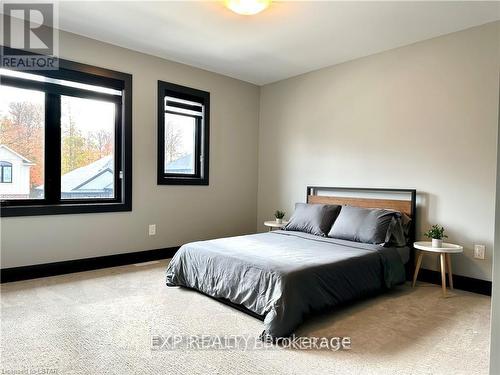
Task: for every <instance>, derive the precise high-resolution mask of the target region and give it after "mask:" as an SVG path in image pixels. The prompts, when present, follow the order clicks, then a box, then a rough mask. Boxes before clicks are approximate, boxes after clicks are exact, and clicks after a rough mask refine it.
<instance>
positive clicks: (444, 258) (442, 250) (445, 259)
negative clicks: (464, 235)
mask: <svg viewBox="0 0 500 375" xmlns="http://www.w3.org/2000/svg"><path fill="white" fill-rule="evenodd" d="M413 247H414V248H415V249H418V250H419V252H418V257H417V264H416V266H415V274H414V275H413V283H412V287H414V286H415V283H416V282H417V276H418V270H419V269H420V265H421V264H422V256H423V254H424V251H426V252H429V253H435V254H439V258H440V261H441V288H442V290H443V296H444V297H446V268H447V267H448V281H449V283H450V289H453V276H452V272H451V256H450V254H457V253H461V252H463V250H464V248H463V247H462V246H460V245H455V244H452V243H446V242H445V243H443V245H442V247H432V242H428V241H421V242H415V243H414V244H413Z"/></svg>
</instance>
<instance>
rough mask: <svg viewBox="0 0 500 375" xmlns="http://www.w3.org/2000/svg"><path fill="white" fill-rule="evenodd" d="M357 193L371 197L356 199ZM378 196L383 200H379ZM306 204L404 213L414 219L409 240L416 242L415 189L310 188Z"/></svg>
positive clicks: (308, 188)
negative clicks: (336, 193)
mask: <svg viewBox="0 0 500 375" xmlns="http://www.w3.org/2000/svg"><path fill="white" fill-rule="evenodd" d="M320 192H327V193H328V194H324V195H321V194H320ZM335 192H339V193H340V194H338V195H335ZM356 193H358V195H369V197H366V196H365V197H356ZM387 195H391V196H397V197H398V199H393V198H390V199H387ZM377 196H380V197H381V198H377ZM383 196H385V198H382V197H383ZM399 198H401V199H399ZM306 202H307V203H320V204H338V205H347V206H355V207H363V208H384V209H387V210H396V211H400V212H403V213H405V214H406V215H408V216H409V217H410V218H411V219H412V220H411V224H410V233H409V237H410V238H409V240H410V243H413V241H415V222H416V213H417V212H416V211H417V210H416V208H417V204H416V202H417V191H416V190H415V189H381V188H351V187H324V186H308V187H307V195H306ZM412 258H413V257H412ZM412 260H413V259H412Z"/></svg>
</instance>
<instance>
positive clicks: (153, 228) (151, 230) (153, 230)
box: [149, 224, 156, 236]
mask: <svg viewBox="0 0 500 375" xmlns="http://www.w3.org/2000/svg"><path fill="white" fill-rule="evenodd" d="M149 235H150V236H154V235H156V224H149Z"/></svg>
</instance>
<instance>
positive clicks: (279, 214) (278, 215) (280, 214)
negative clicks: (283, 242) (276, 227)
mask: <svg viewBox="0 0 500 375" xmlns="http://www.w3.org/2000/svg"><path fill="white" fill-rule="evenodd" d="M274 217H275V218H276V222H277V223H278V224H281V223H283V218H284V217H285V211H280V210H276V212H275V213H274Z"/></svg>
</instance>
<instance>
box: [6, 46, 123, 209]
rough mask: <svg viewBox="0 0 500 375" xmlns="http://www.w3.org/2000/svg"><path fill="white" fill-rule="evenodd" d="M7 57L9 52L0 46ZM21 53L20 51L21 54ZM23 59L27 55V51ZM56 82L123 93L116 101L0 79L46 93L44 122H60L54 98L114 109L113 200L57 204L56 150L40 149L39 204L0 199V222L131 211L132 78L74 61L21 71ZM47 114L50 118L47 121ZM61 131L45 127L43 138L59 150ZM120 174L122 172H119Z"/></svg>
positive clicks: (105, 96)
mask: <svg viewBox="0 0 500 375" xmlns="http://www.w3.org/2000/svg"><path fill="white" fill-rule="evenodd" d="M1 48H2V49H3V51H5V52H6V54H9V53H12V51H16V50H13V49H11V48H8V47H1ZM23 53H24V52H23ZM26 54H28V53H27V52H26ZM23 72H25V73H30V74H37V75H43V76H47V77H51V78H56V79H64V80H69V81H74V82H79V83H85V84H91V85H100V86H104V87H109V88H113V89H116V90H120V91H121V92H122V95H121V96H118V95H116V96H113V95H111V94H102V93H99V92H94V91H91V90H86V89H81V88H74V87H68V86H60V85H57V84H53V83H49V82H38V81H29V80H25V79H22V78H17V77H5V76H4V77H2V85H4V84H5V85H10V86H15V87H19V88H28V89H35V90H42V91H45V92H46V93H45V106H46V107H49V106H51V107H52V110H51V111H45V112H46V115H45V123H46V124H49V123H59V122H60V102H59V100H56V99H57V95H61V96H74V97H79V98H88V99H98V100H106V101H111V102H114V103H115V104H117V105H116V109H117V113H116V116H115V118H116V122H117V123H116V125H115V146H116V148H115V169H114V170H115V173H114V175H115V176H114V177H115V186H118V187H119V189H116V191H115V198H113V199H85V200H84V199H64V200H63V199H61V198H60V196H59V193H60V177H59V178H53V179H50V178H48V177H49V176H60V168H61V163H60V152H59V151H58V150H55V148H52V149H51V148H47V147H45V168H44V169H45V170H44V184H45V185H47V184H51V187H50V188H49V189H47V190H46V195H45V197H44V198H43V199H23V200H15V199H13V200H0V217H12V216H34V215H56V214H79V213H99V212H120V211H131V210H132V75H130V74H127V73H121V72H117V71H113V70H109V69H104V68H99V67H95V66H91V65H87V64H82V63H78V62H74V61H69V60H64V59H59V70H49V71H27V70H25V71H23ZM51 115H52V118H51V117H50V116H51ZM60 137H61V134H60V128H59V127H57V126H47V125H46V126H45V139H52V141H51V142H52V143H54V142H56V143H57V144H59V145H60ZM120 171H121V172H122V173H120Z"/></svg>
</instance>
